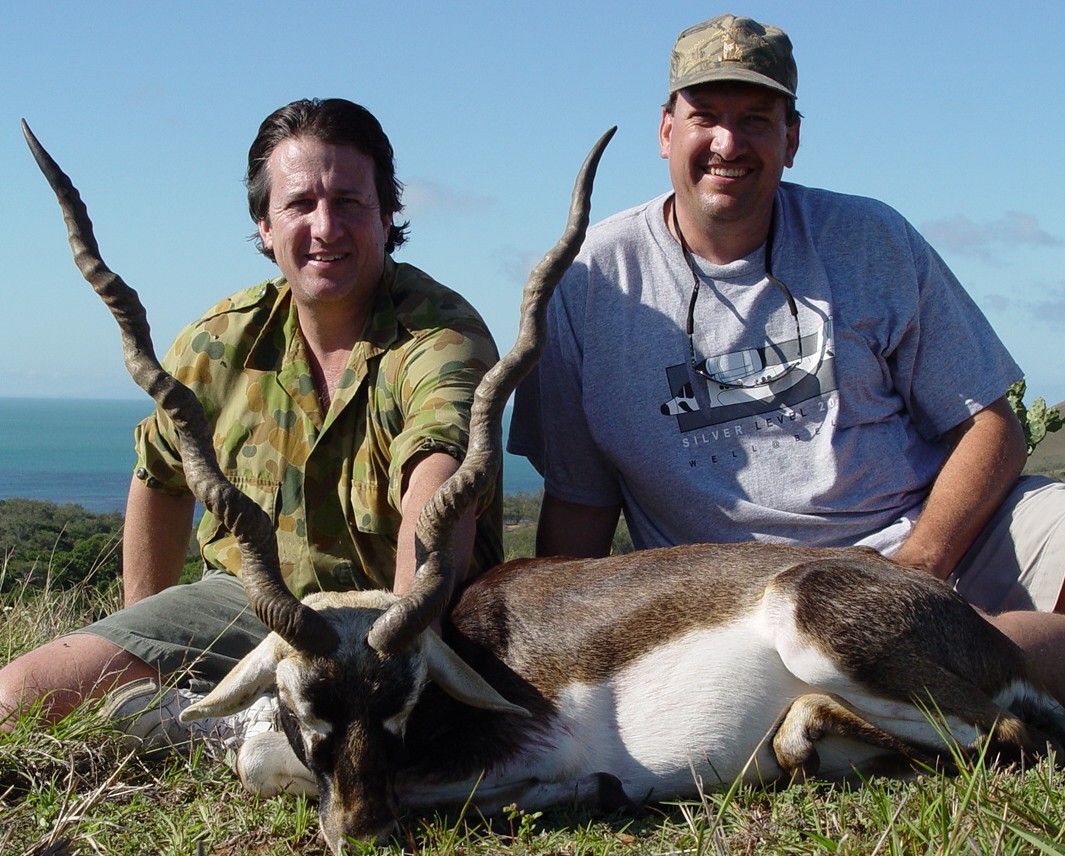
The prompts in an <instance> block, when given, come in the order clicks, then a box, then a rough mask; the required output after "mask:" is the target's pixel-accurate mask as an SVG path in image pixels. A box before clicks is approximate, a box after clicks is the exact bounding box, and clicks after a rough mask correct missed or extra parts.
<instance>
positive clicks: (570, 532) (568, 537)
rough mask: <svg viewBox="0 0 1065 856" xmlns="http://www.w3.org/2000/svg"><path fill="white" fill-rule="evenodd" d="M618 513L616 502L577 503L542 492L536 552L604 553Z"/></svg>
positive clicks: (616, 526) (559, 554)
mask: <svg viewBox="0 0 1065 856" xmlns="http://www.w3.org/2000/svg"><path fill="white" fill-rule="evenodd" d="M620 515H621V507H620V506H618V505H611V506H606V507H600V506H595V505H579V504H577V503H574V502H566V501H565V500H561V499H558V498H557V497H554V496H552V495H551V494H549V493H545V494H544V500H543V504H542V505H541V506H540V523H539V526H538V527H537V530H536V555H537V556H573V557H574V558H586V557H587V558H596V557H599V556H607V555H609V554H610V546H611V544H612V543H613V541H614V532H615V531H616V530H617V528H618V518H619V517H620Z"/></svg>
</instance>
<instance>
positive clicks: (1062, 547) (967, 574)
mask: <svg viewBox="0 0 1065 856" xmlns="http://www.w3.org/2000/svg"><path fill="white" fill-rule="evenodd" d="M949 581H950V582H951V583H953V584H954V587H955V588H956V589H957V590H958V593H959V594H961V595H962V596H963V597H964V598H965V599H966V600H967V601H969V603H971V604H973V605H974V606H977V607H979V608H980V609H983V610H984V611H986V612H990V613H999V612H1007V611H1009V610H1016V609H1020V610H1032V609H1037V610H1039V611H1041V612H1051V611H1053V609H1054V607H1055V606H1056V605H1057V602H1058V596H1059V594H1060V593H1061V589H1062V583H1063V581H1065V483H1063V482H1059V481H1054V480H1053V479H1049V478H1046V477H1044V476H1022V477H1021V478H1020V479H1019V480H1018V482H1017V485H1016V487H1014V489H1013V491H1012V492H1011V493H1010V495H1009V496H1007V497H1006V499H1005V501H1004V502H1003V503H1002V505H1001V506H1000V507H999V509H998V511H996V512H995V515H994V516H993V517H992V518H991V520H990V522H989V523H988V524H987V526H985V527H984V530H983V532H981V533H980V535H979V536H978V537H977V539H976V540H975V541H974V542H973V545H972V546H971V547H970V548H969V551H968V552H967V553H966V554H965V556H963V557H962V560H961V562H959V563H958V567H957V569H956V570H955V571H954V573H953V574H952V575H951V577H950V580H949Z"/></svg>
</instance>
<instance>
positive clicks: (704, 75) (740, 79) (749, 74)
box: [669, 65, 797, 98]
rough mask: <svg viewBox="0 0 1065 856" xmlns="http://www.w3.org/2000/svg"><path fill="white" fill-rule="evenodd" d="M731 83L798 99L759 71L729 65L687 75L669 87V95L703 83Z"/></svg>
mask: <svg viewBox="0 0 1065 856" xmlns="http://www.w3.org/2000/svg"><path fill="white" fill-rule="evenodd" d="M730 81H731V82H734V83H751V84H754V85H755V86H764V87H766V88H767V89H772V90H773V91H775V92H779V93H780V94H781V95H787V96H788V97H789V98H795V97H797V96H796V95H795V93H794V92H792V91H791V90H790V89H788V88H787V87H786V86H784V85H783V84H781V83H777V82H776V81H775V80H773V78H771V77H766V76H765V75H764V74H759V73H758V72H757V71H751V69H749V68H730V67H729V66H728V65H723V66H719V67H718V68H707V69H700V70H699V71H696V72H692V73H690V74H686V75H684V77H681V78H679V79H678V80H675V81H673V82H672V84H671V86H670V87H669V93H670V95H672V94H673V93H674V92H680V91H681V90H682V89H688V88H690V87H692V86H699V85H700V84H703V83H726V82H730Z"/></svg>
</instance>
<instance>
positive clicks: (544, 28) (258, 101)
mask: <svg viewBox="0 0 1065 856" xmlns="http://www.w3.org/2000/svg"><path fill="white" fill-rule="evenodd" d="M1010 5H1011V9H1010V10H1009V11H1007V9H1006V4H1005V3H1002V2H997V3H990V2H980V0H974V2H967V3H965V4H959V3H952V2H951V3H948V2H929V0H925V2H922V3H916V2H909V0H896V2H892V3H855V2H838V3H837V2H799V0H789V2H784V0H781V2H771V0H766V2H748V3H746V4H743V5H740V4H736V3H731V4H727V5H722V6H720V7H716V6H713V5H709V6H708V5H706V3H704V2H700V3H695V2H672V3H650V2H646V0H645V2H640V3H608V2H601V0H582V2H579V3H575V2H572V0H569V1H568V2H564V3H562V2H553V0H549V2H537V3H522V4H511V3H504V2H456V3H425V2H420V0H406V2H403V3H374V4H368V3H362V2H356V0H347V2H333V1H332V0H324V2H317V3H314V4H297V3H279V2H275V0H262V1H261V2H257V3H254V4H252V3H246V4H245V3H219V2H212V3H205V2H186V3H181V4H176V3H167V4H158V3H154V2H144V0H142V2H137V3H133V2H128V3H127V2H107V0H100V2H94V3H84V2H64V0H57V1H56V2H48V3H33V4H31V3H29V2H26V0H7V2H6V3H5V4H4V6H3V10H2V11H0V186H2V187H3V193H4V198H5V199H6V200H7V202H6V205H5V206H4V210H5V214H4V220H3V228H2V229H0V257H2V258H3V260H4V268H5V270H4V283H5V284H4V304H5V310H6V312H5V315H6V322H7V323H6V324H5V325H4V327H5V332H4V335H3V336H2V337H0V396H33V397H100V398H135V397H138V396H139V395H140V394H141V393H140V392H139V390H137V389H136V387H134V386H133V384H132V382H131V381H130V380H128V378H127V377H126V375H125V371H124V369H123V367H122V364H121V358H120V352H119V345H118V336H117V333H116V329H115V327H114V324H113V322H112V321H111V320H110V317H109V315H108V314H107V312H106V310H105V309H104V307H103V306H102V304H101V303H100V302H99V300H98V299H97V298H96V296H95V295H94V294H92V292H91V290H90V289H89V287H88V286H87V285H86V284H85V283H84V282H83V281H82V280H81V279H80V277H79V275H78V273H77V271H76V269H75V268H74V266H73V263H72V261H71V258H70V253H69V251H68V248H67V245H66V240H65V230H64V227H63V224H62V220H61V217H60V214H59V211H58V208H57V206H56V203H55V200H54V198H53V197H52V195H51V192H50V191H49V190H48V188H47V186H46V184H45V183H44V180H43V178H42V177H41V176H40V175H39V174H38V172H37V168H36V166H35V165H34V164H33V161H32V159H31V157H30V155H29V153H28V152H27V150H26V148H25V144H24V143H23V141H22V137H21V133H20V131H19V123H18V120H19V118H20V117H25V118H26V119H27V120H28V122H29V123H30V125H31V126H32V127H33V129H34V131H35V132H36V133H37V135H38V137H39V138H40V139H41V141H42V142H43V143H44V145H45V146H46V147H47V148H48V149H49V150H50V151H51V153H52V154H53V155H54V156H55V158H56V159H57V160H58V161H59V163H60V164H61V166H63V168H64V169H65V170H66V171H67V172H68V173H69V174H70V175H71V177H72V178H73V179H74V181H75V184H77V185H78V187H79V188H80V190H81V192H82V195H83V197H84V198H85V200H86V202H87V203H88V206H89V210H90V213H91V215H92V218H93V221H94V223H95V224H96V228H97V236H98V238H99V240H100V244H101V247H102V250H103V254H104V258H105V259H106V260H107V262H108V263H109V264H110V266H111V267H112V268H113V269H115V270H116V271H118V272H119V273H120V274H122V275H123V276H124V277H125V279H126V281H127V282H128V283H129V284H130V285H132V286H133V287H134V288H136V289H137V290H138V291H139V292H140V294H141V298H142V300H143V301H144V303H145V305H146V306H147V308H148V312H149V317H150V319H151V321H152V326H153V330H154V331H155V336H156V341H157V347H158V348H159V350H160V351H162V350H164V349H165V347H166V345H167V344H169V342H170V340H171V339H172V338H173V336H174V335H175V334H176V332H177V330H178V329H179V328H180V327H181V326H182V325H183V324H184V323H185V322H187V321H189V320H191V319H192V318H194V317H196V316H197V315H199V314H200V313H201V312H202V311H203V310H204V309H206V308H207V307H209V306H210V305H211V304H213V303H214V302H215V301H216V300H217V299H219V298H220V297H222V296H225V295H226V294H229V293H230V292H233V291H235V290H237V289H238V288H242V287H244V286H248V285H252V284H254V283H256V282H258V281H260V280H262V279H264V278H266V277H268V276H271V275H272V274H273V271H274V268H273V266H272V265H271V264H270V263H268V262H267V261H266V260H265V259H263V258H261V257H259V256H258V255H257V254H256V253H255V252H254V250H253V248H252V246H251V244H250V243H249V242H248V241H247V240H246V237H247V235H248V234H249V233H250V232H251V231H252V228H253V227H252V223H251V222H250V220H249V219H248V216H247V212H246V208H245V200H244V191H243V187H242V185H241V176H242V173H243V170H244V163H245V157H246V154H247V148H248V145H249V143H250V142H251V139H252V137H253V136H254V134H255V130H256V128H257V127H258V124H259V122H260V121H261V120H262V119H263V118H264V117H265V116H266V115H267V114H268V113H269V112H270V111H271V110H273V109H274V108H276V107H278V106H280V105H281V104H284V103H287V102H288V101H291V100H293V99H295V98H299V97H306V96H320V97H328V96H343V97H347V98H351V99H352V100H355V101H358V102H360V103H362V104H364V105H365V106H367V107H368V108H369V109H370V110H372V111H373V112H374V113H375V114H376V115H377V116H378V118H380V119H381V121H382V123H383V125H384V126H385V129H386V131H387V132H388V134H389V136H390V137H391V139H392V143H393V145H394V147H395V149H396V153H397V165H398V171H399V176H400V178H401V179H402V180H403V181H404V182H405V183H406V185H407V191H406V202H407V216H408V217H409V218H410V220H411V222H412V240H411V241H410V243H409V245H408V246H407V247H405V248H404V249H403V250H402V251H401V253H400V254H399V256H398V257H399V258H400V259H401V260H405V261H410V262H412V263H414V264H417V265H418V266H420V267H422V268H424V269H425V270H427V271H429V272H430V273H431V274H432V275H433V276H435V277H436V278H437V279H439V280H441V281H443V282H446V283H447V284H449V285H451V286H453V287H455V288H457V289H458V290H460V291H462V292H463V293H464V294H466V296H467V297H469V298H470V299H471V300H472V301H473V302H474V304H475V305H477V307H478V308H479V309H480V310H481V311H482V313H483V314H484V316H485V318H486V320H487V321H488V323H489V325H490V326H491V328H492V330H493V332H494V333H495V334H496V337H497V339H498V341H499V343H500V346H501V347H504V348H505V347H509V345H510V343H511V342H512V341H513V337H514V333H515V330H516V328H517V312H518V309H517V307H518V303H519V298H520V289H521V285H522V283H523V281H524V278H525V275H526V273H527V272H528V270H529V269H530V268H531V266H532V264H533V263H534V262H535V260H536V259H537V258H538V257H539V255H540V254H541V253H542V252H543V251H544V250H546V249H547V248H548V247H549V246H551V245H552V244H553V243H554V241H555V240H556V239H557V237H558V235H559V232H560V230H561V228H562V225H563V222H564V218H565V212H566V208H567V205H568V197H569V192H570V188H571V186H572V181H573V177H574V174H575V172H576V170H577V167H578V165H579V163H580V161H581V159H582V158H583V156H584V154H585V152H586V150H587V149H588V147H589V146H590V145H591V144H592V142H593V141H594V140H595V139H596V138H597V137H598V135H599V134H600V133H601V132H602V131H603V130H605V129H606V128H607V127H609V126H610V125H614V124H616V125H618V126H619V131H618V134H617V136H616V138H615V140H614V142H613V143H612V144H611V146H610V148H609V149H608V151H607V153H606V157H605V159H604V161H603V164H602V167H601V169H600V173H599V179H598V182H597V186H596V191H595V198H594V209H593V218H594V219H600V218H602V217H605V216H607V215H608V214H611V213H613V212H615V211H617V210H620V209H622V208H626V207H629V206H631V205H635V204H638V203H640V202H642V201H644V200H645V199H647V198H650V197H651V196H654V195H656V194H658V193H659V192H662V191H663V190H665V189H666V187H667V175H666V169H665V164H664V162H663V161H661V160H660V159H659V157H658V149H657V141H656V133H657V126H658V119H659V106H660V104H661V102H662V100H663V99H664V97H665V86H666V76H667V71H668V58H669V51H670V47H671V46H672V43H673V40H674V38H675V37H676V35H677V33H678V32H679V31H680V30H682V29H684V28H685V27H687V26H689V25H691V24H693V23H696V22H698V21H701V20H703V19H705V18H707V17H711V16H712V15H714V14H717V13H719V12H726V11H727V12H733V13H735V14H747V15H751V16H752V17H755V18H758V19H759V20H762V21H764V22H767V23H773V24H777V25H779V26H781V27H783V28H784V29H786V30H787V31H788V32H789V34H790V35H791V37H792V41H793V42H794V44H795V53H796V57H797V60H798V65H799V108H800V110H802V112H803V114H804V115H805V117H806V118H805V120H804V122H803V129H802V146H801V148H800V151H799V153H798V157H797V161H796V165H795V167H794V168H793V169H792V170H790V171H789V173H787V174H786V178H788V179H789V180H792V181H797V182H800V183H803V184H808V185H813V186H820V187H827V188H830V189H833V190H839V191H843V192H848V193H855V194H860V195H866V196H873V197H877V198H879V199H882V200H884V201H886V202H888V203H889V204H891V205H893V206H894V207H896V208H897V209H899V210H900V211H901V212H902V213H903V214H904V215H905V216H906V217H907V218H908V219H909V220H911V222H913V223H914V224H915V225H917V226H918V228H920V229H921V231H922V232H923V233H924V234H925V235H926V237H928V238H929V239H930V240H931V241H932V243H933V244H934V245H935V246H936V247H937V248H938V249H939V250H940V252H941V253H942V255H943V256H944V257H945V258H946V259H947V261H948V263H949V264H950V265H951V267H952V268H953V269H954V271H955V272H956V273H957V274H958V276H959V278H960V279H961V280H962V282H963V283H965V284H966V287H967V288H968V289H969V291H970V293H971V294H972V296H973V297H974V298H975V299H976V301H977V303H978V304H979V305H980V306H981V307H982V308H983V310H984V311H985V313H987V315H988V316H989V318H990V319H991V322H992V324H993V325H994V327H995V328H996V330H997V331H998V333H999V335H1000V336H1001V337H1002V338H1003V339H1004V340H1005V342H1006V344H1007V345H1008V346H1009V348H1010V349H1011V350H1012V352H1013V354H1014V356H1015V357H1016V358H1017V360H1018V361H1019V362H1020V364H1021V366H1022V367H1023V368H1024V370H1025V372H1026V374H1027V375H1028V379H1029V389H1030V394H1032V395H1042V396H1044V397H1046V398H1047V399H1048V400H1049V401H1050V402H1051V403H1056V402H1059V401H1062V400H1065V368H1063V362H1065V361H1063V359H1062V342H1063V337H1065V204H1063V199H1065V167H1063V166H1062V162H1063V157H1065V145H1063V143H1062V140H1063V139H1065V128H1063V124H1065V95H1063V94H1062V84H1063V82H1065V53H1063V52H1062V51H1061V45H1060V38H1061V33H1062V32H1063V31H1065V3H1062V2H1061V0H1045V2H1032V3H1024V2H1021V3H1018V4H1010Z"/></svg>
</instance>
